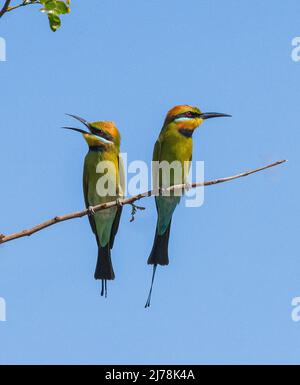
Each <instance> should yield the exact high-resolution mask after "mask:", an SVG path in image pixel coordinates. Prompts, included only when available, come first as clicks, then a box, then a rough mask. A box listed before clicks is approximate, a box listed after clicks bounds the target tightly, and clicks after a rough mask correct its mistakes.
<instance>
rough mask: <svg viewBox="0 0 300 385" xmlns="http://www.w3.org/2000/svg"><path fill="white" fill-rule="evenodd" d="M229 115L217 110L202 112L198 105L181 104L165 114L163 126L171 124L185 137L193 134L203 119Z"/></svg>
mask: <svg viewBox="0 0 300 385" xmlns="http://www.w3.org/2000/svg"><path fill="white" fill-rule="evenodd" d="M230 116H231V115H227V114H222V113H218V112H202V111H201V110H200V109H199V108H198V107H192V106H188V105H181V106H176V107H173V108H172V109H171V110H170V111H169V112H168V114H167V117H166V120H165V123H164V126H168V125H172V128H174V129H176V130H178V131H179V132H180V133H182V134H183V135H185V136H187V137H191V136H192V135H193V132H194V130H195V129H196V128H197V127H199V126H200V125H201V124H202V123H203V122H204V120H207V119H211V118H221V117H230Z"/></svg>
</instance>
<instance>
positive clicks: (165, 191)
mask: <svg viewBox="0 0 300 385" xmlns="http://www.w3.org/2000/svg"><path fill="white" fill-rule="evenodd" d="M159 195H162V196H166V195H167V196H168V195H170V190H169V189H168V188H166V187H160V188H159Z"/></svg>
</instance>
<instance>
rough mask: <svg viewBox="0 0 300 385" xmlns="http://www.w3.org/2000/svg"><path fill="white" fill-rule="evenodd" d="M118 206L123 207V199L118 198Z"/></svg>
mask: <svg viewBox="0 0 300 385" xmlns="http://www.w3.org/2000/svg"><path fill="white" fill-rule="evenodd" d="M116 205H117V206H118V207H123V202H122V199H121V198H117V199H116Z"/></svg>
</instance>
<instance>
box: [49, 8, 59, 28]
mask: <svg viewBox="0 0 300 385" xmlns="http://www.w3.org/2000/svg"><path fill="white" fill-rule="evenodd" d="M48 19H49V24H50V28H51V29H52V31H53V32H56V31H57V30H58V28H59V27H60V26H61V21H60V17H59V16H58V15H57V13H54V12H49V13H48Z"/></svg>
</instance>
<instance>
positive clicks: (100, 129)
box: [64, 114, 124, 297]
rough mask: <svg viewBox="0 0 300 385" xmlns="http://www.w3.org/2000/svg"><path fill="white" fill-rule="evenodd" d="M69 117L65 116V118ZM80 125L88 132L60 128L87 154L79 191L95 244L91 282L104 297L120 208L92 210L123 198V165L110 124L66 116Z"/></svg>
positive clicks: (114, 129)
mask: <svg viewBox="0 0 300 385" xmlns="http://www.w3.org/2000/svg"><path fill="white" fill-rule="evenodd" d="M67 115H69V114H67ZM69 116H71V117H73V118H75V119H77V120H79V121H80V122H81V123H83V124H84V125H85V126H86V128H87V129H88V131H85V130H81V129H78V128H73V127H64V128H66V129H69V130H73V131H77V132H79V133H81V134H82V135H83V137H84V139H85V140H86V142H87V144H88V146H89V151H88V153H87V155H86V157H85V161H84V172H83V191H84V199H85V205H86V207H87V208H89V210H90V215H89V220H90V225H91V228H92V230H93V232H94V234H95V236H96V241H97V244H98V261H97V266H96V271H95V279H99V280H102V291H101V295H102V296H103V295H105V297H106V296H107V281H108V280H113V279H114V278H115V274H114V270H113V265H112V261H111V249H112V247H113V245H114V240H115V236H116V234H117V232H118V228H119V222H120V217H121V213H122V206H121V204H119V205H118V206H116V207H112V208H108V209H105V210H101V211H98V212H94V211H93V210H92V207H93V206H96V205H98V204H102V203H107V202H111V201H116V200H117V201H119V199H120V198H121V197H122V196H123V188H124V185H122V183H123V180H124V170H123V163H122V162H121V160H120V143H121V137H120V133H119V130H118V129H117V127H116V125H115V124H114V123H113V122H92V123H89V122H87V121H86V120H84V119H82V118H80V117H78V116H75V115H69Z"/></svg>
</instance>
